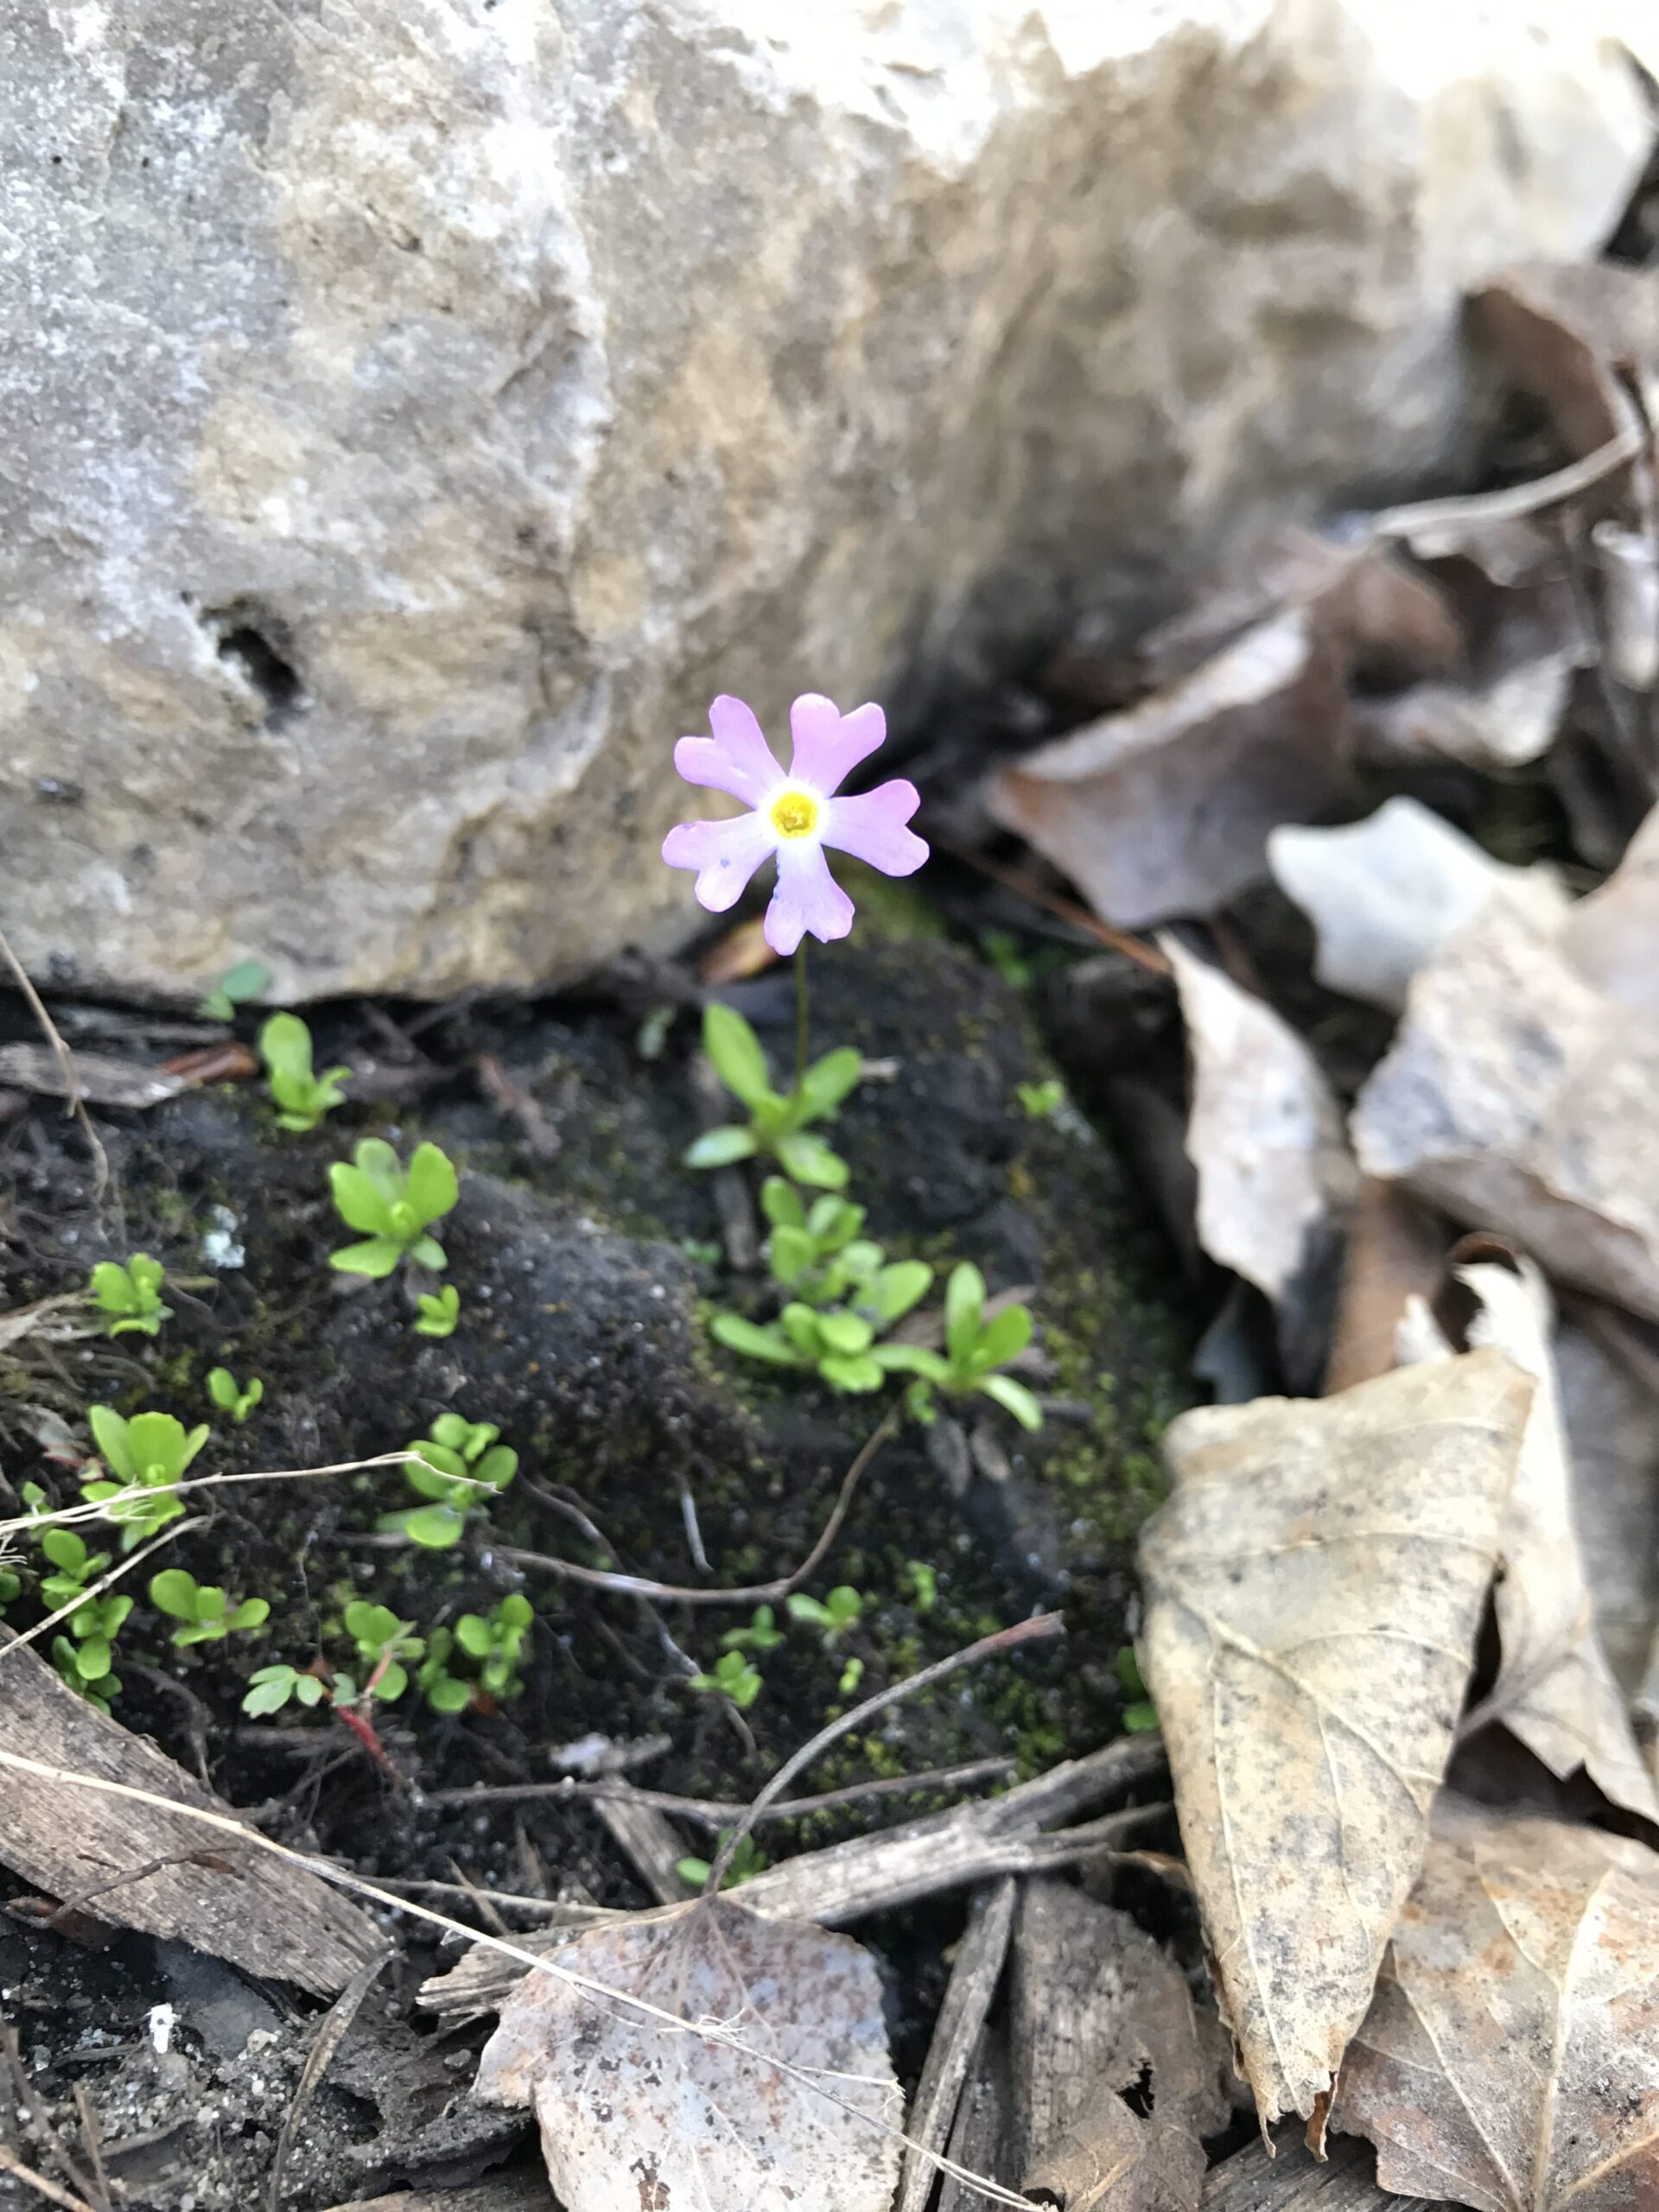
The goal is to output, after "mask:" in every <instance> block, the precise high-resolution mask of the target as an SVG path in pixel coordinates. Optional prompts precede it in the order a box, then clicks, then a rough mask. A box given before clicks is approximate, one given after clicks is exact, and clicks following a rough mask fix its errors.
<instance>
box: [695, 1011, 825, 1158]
mask: <svg viewBox="0 0 1659 2212" xmlns="http://www.w3.org/2000/svg"><path fill="white" fill-rule="evenodd" d="M702 1049H703V1051H704V1052H706V1053H707V1054H708V1056H709V1063H710V1065H712V1066H713V1068H714V1071H715V1074H716V1075H717V1076H718V1077H720V1079H721V1082H722V1083H723V1084H725V1086H726V1088H727V1090H729V1091H730V1092H731V1094H732V1096H733V1097H734V1098H735V1099H737V1100H738V1102H739V1103H741V1105H744V1106H747V1108H748V1109H749V1118H748V1120H747V1122H727V1123H725V1124H724V1125H723V1126H722V1127H721V1128H717V1129H709V1130H708V1131H707V1132H705V1134H704V1135H702V1136H700V1137H699V1138H698V1139H697V1141H696V1143H695V1144H694V1145H693V1146H692V1147H691V1148H690V1151H689V1152H688V1153H687V1154H686V1155H685V1164H686V1166H688V1167H727V1166H730V1165H731V1164H732V1162H733V1161H734V1160H752V1159H753V1158H754V1157H755V1156H756V1154H762V1155H764V1156H765V1157H766V1158H768V1159H772V1160H776V1161H777V1162H778V1164H779V1166H780V1167H781V1168H782V1169H783V1170H784V1172H785V1174H787V1175H792V1176H793V1177H794V1179H795V1180H796V1181H797V1182H798V1183H805V1184H808V1185H811V1186H812V1187H813V1188H814V1189H817V1190H824V1191H840V1190H844V1189H845V1187H846V1184H847V1163H846V1161H845V1160H842V1158H841V1157H840V1156H839V1155H838V1154H836V1153H833V1152H831V1151H830V1149H829V1146H828V1145H827V1144H825V1142H824V1141H823V1138H822V1137H820V1136H815V1135H813V1134H812V1132H811V1129H810V1126H809V1125H810V1123H811V1122H825V1121H828V1120H829V1119H830V1118H831V1116H833V1115H834V1114H835V1112H836V1109H837V1107H839V1105H840V1104H841V1102H842V1099H843V1098H845V1097H846V1096H847V1094H848V1092H849V1090H852V1089H853V1088H854V1086H855V1084H857V1082H858V1079H859V1077H860V1076H861V1074H862V1072H863V1066H864V1063H863V1061H862V1059H861V1057H860V1055H859V1054H858V1053H857V1052H855V1051H854V1049H853V1047H852V1046H850V1045H842V1046H839V1047H838V1048H837V1049H836V1051H835V1052H826V1053H825V1054H824V1055H823V1058H822V1059H819V1060H814V1062H813V1063H812V1065H811V1066H810V1068H808V1070H807V1071H806V1073H805V1075H804V1077H802V1079H801V1081H800V1083H799V1084H798V1086H797V1087H796V1088H795V1089H794V1090H791V1091H790V1092H789V1093H788V1095H787V1096H785V1094H784V1093H783V1092H781V1091H778V1090H773V1089H772V1069H771V1066H770V1065H769V1063H768V1062H767V1059H766V1051H765V1048H764V1047H763V1046H762V1045H761V1042H760V1039H759V1038H758V1037H757V1036H756V1035H755V1033H754V1032H753V1029H752V1028H751V1027H749V1025H748V1023H747V1021H745V1020H744V1019H743V1017H742V1015H741V1014H736V1013H734V1011H733V1009H732V1008H731V1007H728V1006H720V1005H713V1006H709V1007H705V1008H704V1010H703V1016H702Z"/></svg>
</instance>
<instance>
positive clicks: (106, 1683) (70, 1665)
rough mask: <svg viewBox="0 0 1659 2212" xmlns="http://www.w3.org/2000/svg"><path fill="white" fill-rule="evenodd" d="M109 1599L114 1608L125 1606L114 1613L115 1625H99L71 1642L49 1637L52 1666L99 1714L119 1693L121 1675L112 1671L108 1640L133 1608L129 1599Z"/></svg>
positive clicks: (106, 1709)
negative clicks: (78, 1641)
mask: <svg viewBox="0 0 1659 2212" xmlns="http://www.w3.org/2000/svg"><path fill="white" fill-rule="evenodd" d="M111 1603H112V1604H113V1605H116V1606H117V1607H124V1608H125V1611H118V1612H117V1615H116V1618H115V1624H114V1628H111V1627H109V1626H108V1625H107V1624H101V1625H100V1626H99V1627H98V1628H97V1629H95V1630H91V1631H89V1632H88V1634H87V1635H86V1640H85V1641H84V1642H83V1643H72V1642H71V1641H70V1639H69V1637H67V1636H54V1637H53V1639H52V1663H53V1665H54V1667H55V1668H56V1669H57V1670H58V1672H59V1674H60V1675H62V1676H63V1679H64V1681H66V1682H67V1683H68V1685H69V1687H70V1688H71V1689H72V1690H79V1692H80V1694H81V1695H82V1697H84V1698H85V1699H86V1701H87V1703H88V1704H89V1705H95V1706H96V1707H98V1708H99V1712H100V1713H107V1712H108V1711H109V1709H110V1704H111V1700H112V1699H114V1698H118V1697H119V1696H120V1694H121V1677H120V1675H118V1674H117V1673H115V1671H114V1653H113V1652H112V1651H111V1648H110V1639H111V1636H113V1634H114V1632H115V1629H116V1628H119V1627H120V1625H121V1623H122V1622H123V1621H124V1619H125V1618H126V1615H127V1612H130V1611H131V1609H132V1600H131V1599H130V1598H119V1599H113V1600H111ZM87 1610H88V1611H92V1610H93V1609H92V1608H88V1609H87ZM81 1618H82V1615H81V1614H79V1613H77V1614H76V1615H75V1619H76V1620H77V1621H79V1619H81ZM71 1625H72V1626H73V1623H72V1624H71ZM77 1633H78V1634H79V1630H77Z"/></svg>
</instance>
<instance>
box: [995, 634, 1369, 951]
mask: <svg viewBox="0 0 1659 2212" xmlns="http://www.w3.org/2000/svg"><path fill="white" fill-rule="evenodd" d="M1348 751H1349V742H1348V707H1347V700H1346V696H1345V694H1344V690H1343V682H1342V664H1341V661H1340V658H1339V657H1338V653H1337V652H1336V649H1335V647H1334V646H1333V645H1331V644H1330V643H1329V641H1328V640H1327V639H1325V638H1323V637H1322V636H1321V634H1320V632H1319V626H1318V625H1317V623H1316V622H1315V620H1313V616H1312V615H1311V614H1309V613H1306V611H1304V610H1301V609H1298V608H1294V607H1293V608H1290V609H1288V610H1287V611H1286V612H1284V613H1279V614H1275V615H1273V616H1271V617H1269V618H1268V620H1265V621H1262V622H1259V623H1257V624H1256V625H1255V626H1254V627H1253V628H1251V629H1249V630H1247V631H1245V632H1244V633H1243V635H1242V636H1241V637H1238V638H1236V639H1234V640H1233V641H1232V642H1231V643H1230V644H1229V645H1225V646H1224V648H1223V649H1222V650H1221V651H1220V652H1217V654H1216V655H1215V656H1214V657H1213V658H1211V659H1210V660H1207V661H1205V663H1204V664H1203V665H1202V666H1201V667H1199V668H1198V669H1197V670H1195V671H1193V672H1192V674H1191V675H1190V676H1187V677H1183V678H1182V679H1181V680H1180V681H1179V682H1177V683H1174V684H1173V685H1171V686H1170V687H1169V688H1168V689H1167V690H1164V691H1160V692H1156V693H1154V695H1153V696H1152V697H1151V698H1149V699H1143V700H1141V702H1139V704H1137V705H1135V706H1133V707H1129V708H1126V709H1124V710H1123V711H1122V713H1119V714H1112V715H1104V716H1103V717H1102V719H1101V720H1100V721H1094V722H1090V723H1089V724H1087V725H1086V726H1085V727H1084V728H1082V729H1080V730H1076V731H1074V732H1073V733H1072V734H1071V735H1070V736H1069V737H1063V738H1059V739H1058V740H1057V741H1055V742H1054V743H1053V744H1052V745H1045V746H1042V747H1039V749H1038V750H1037V751H1036V752H1034V753H1027V755H1026V756H1025V758H1024V759H1023V760H1020V761H1018V762H1017V763H1015V764H1014V766H1010V767H1007V768H1005V769H1004V770H1003V771H1002V772H1001V774H1000V775H998V776H997V777H996V779H995V781H994V782H993V784H992V785H991V789H990V792H989V804H990V809H991V812H992V813H993V814H994V815H995V817H996V819H997V820H998V821H999V822H1000V823H1001V824H1002V826H1003V827H1004V828H1005V829H1014V830H1017V831H1018V832H1019V834H1020V836H1022V837H1025V838H1027V839H1028V840H1029V842H1031V843H1032V844H1033V845H1034V846H1035V847H1036V849H1037V850H1038V851H1039V853H1041V854H1042V855H1044V856H1045V858H1046V859H1047V860H1050V861H1052V862H1053V863H1054V865H1055V867H1057V868H1062V869H1064V870H1065V874H1067V875H1069V876H1070V877H1071V880H1072V881H1073V882H1074V883H1076V884H1077V887H1078V888H1079V889H1080V890H1081V891H1082V892H1083V893H1084V895H1085V897H1086V898H1087V899H1088V900H1089V902H1090V905H1091V906H1093V907H1094V909H1095V911H1096V913H1097V914H1099V915H1101V916H1102V917H1103V918H1104V919H1105V920H1106V921H1109V922H1111V923H1114V924H1115V925H1116V926H1117V927H1118V928H1120V929H1141V928H1144V927H1146V926H1147V925H1148V924H1150V923H1154V922H1161V921H1166V920H1168V919H1169V918H1171V917H1173V916H1174V915H1178V914H1207V913H1210V912H1212V911H1213V910H1214V909H1215V908H1216V907H1217V906H1220V905H1221V904H1222V903H1223V901H1224V900H1225V899H1230V898H1231V896H1232V895H1233V893H1235V892H1236V891H1239V890H1242V889H1243V887H1244V886H1245V885H1246V884H1247V883H1250V882H1253V881H1255V880H1256V879H1257V878H1258V877H1260V876H1262V874H1265V873H1266V861H1265V857H1264V856H1265V854H1266V850H1267V837H1268V830H1269V829H1273V828H1274V825H1275V823H1281V822H1306V821H1310V820H1313V819H1314V818H1316V817H1318V816H1319V815H1320V814H1322V813H1325V811H1326V810H1328V809H1330V808H1331V807H1332V805H1333V804H1335V803H1336V801H1337V800H1338V798H1340V797H1341V796H1342V794H1343V792H1344V791H1345V789H1346V785H1347V771H1346V765H1345V764H1346V757H1347V753H1348Z"/></svg>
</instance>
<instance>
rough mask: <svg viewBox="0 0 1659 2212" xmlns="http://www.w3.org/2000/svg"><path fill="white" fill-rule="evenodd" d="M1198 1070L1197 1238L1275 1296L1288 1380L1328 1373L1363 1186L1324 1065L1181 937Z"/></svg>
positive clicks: (1177, 953) (1173, 961)
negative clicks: (1341, 1276)
mask: <svg viewBox="0 0 1659 2212" xmlns="http://www.w3.org/2000/svg"><path fill="white" fill-rule="evenodd" d="M1159 944H1160V946H1161V948H1162V950H1163V951H1164V952H1165V954H1166V956H1167V957H1168V960H1169V963H1170V965H1171V967H1172V968H1173V969H1174V972H1175V982H1176V988H1178V990H1179V993H1180V998H1181V1012H1182V1014H1184V1015H1185V1020H1186V1034H1187V1045H1188V1049H1189V1051H1190V1052H1191V1055H1192V1113H1191V1116H1190V1117H1189V1119H1188V1122H1187V1127H1186V1152H1187V1157H1188V1158H1189V1159H1190V1160H1192V1165H1193V1166H1194V1167H1195V1168H1196V1169H1197V1170H1198V1242H1199V1243H1201V1244H1202V1245H1203V1247H1204V1249H1205V1251H1206V1252H1208V1253H1209V1255H1210V1256H1211V1259H1214V1260H1219V1261H1220V1262H1221V1263H1222V1265H1223V1266H1224V1267H1228V1268H1232V1269H1233V1271H1234V1272H1235V1274H1241V1275H1243V1277H1244V1279H1245V1280H1246V1281H1248V1282H1253V1283H1254V1284H1255V1286H1256V1287H1257V1289H1258V1290H1261V1291H1262V1292H1264V1293H1265V1294H1266V1295H1267V1296H1268V1298H1270V1299H1271V1300H1273V1303H1274V1308H1275V1311H1276V1312H1277V1314H1278V1316H1279V1325H1280V1338H1281V1348H1282V1351H1283V1355H1284V1358H1285V1363H1286V1369H1287V1373H1289V1374H1290V1375H1291V1376H1292V1377H1293V1379H1294V1380H1295V1381H1296V1382H1298V1383H1301V1382H1304V1381H1306V1382H1307V1383H1312V1382H1313V1378H1314V1377H1315V1376H1317V1374H1318V1373H1319V1369H1320V1368H1321V1367H1322V1366H1323V1364H1324V1361H1325V1332H1326V1324H1327V1322H1328V1319H1329V1313H1330V1307H1331V1304H1332V1292H1333V1288H1334V1283H1335V1278H1336V1271H1337V1267H1338V1262H1339V1260H1340V1256H1341V1230H1342V1224H1343V1220H1344V1216H1345V1214H1346V1212H1347V1210H1348V1208H1349V1206H1350V1205H1351V1203H1352V1200H1353V1198H1354V1194H1355V1191H1356V1189H1357V1183H1358V1178H1357V1175H1356V1173H1355V1172H1354V1164H1353V1161H1352V1160H1351V1159H1350V1157H1349V1154H1348V1147H1347V1143H1346V1141H1345V1140H1344V1135H1343V1128H1342V1116H1341V1113H1340V1111H1339V1110H1338V1106H1337V1102H1336V1098H1335V1096H1334V1095H1333V1093H1332V1090H1331V1087H1330V1085H1329V1084H1327V1083H1326V1081H1325V1077H1324V1075H1323V1074H1322V1073H1321V1071H1320V1069H1319V1063H1318V1062H1317V1061H1316V1060H1315V1059H1314V1058H1313V1054H1312V1053H1311V1052H1309V1051H1308V1049H1307V1047H1306V1045H1304V1044H1303V1042H1302V1040H1301V1039H1300V1037H1299V1036H1297V1034H1296V1033H1295V1032H1294V1030H1293V1029H1292V1028H1290V1027H1289V1026H1288V1025H1287V1023H1286V1022H1284V1021H1281V1020H1280V1018H1279V1016H1278V1015H1277V1014H1275V1013H1274V1010H1273V1008H1272V1007H1270V1006H1268V1005H1266V1004H1265V1003H1264V1002H1263V1001H1262V1000H1261V999H1258V998H1255V997H1252V995H1250V994H1249V992H1248V991H1243V990H1241V989H1240V988H1239V987H1238V985H1237V984H1236V983H1235V982H1233V981H1232V980H1231V979H1230V977H1229V976H1224V974H1223V973H1222V971H1221V969H1219V968H1213V967H1211V965H1210V963H1209V962H1208V961H1205V960H1200V959H1199V958H1198V957H1197V956H1196V955H1195V954H1193V953H1192V952H1189V951H1188V950H1186V948H1185V946H1184V945H1183V944H1180V942H1179V939H1177V938H1174V937H1173V936H1171V935H1167V934H1166V935H1164V936H1162V937H1160V939H1159Z"/></svg>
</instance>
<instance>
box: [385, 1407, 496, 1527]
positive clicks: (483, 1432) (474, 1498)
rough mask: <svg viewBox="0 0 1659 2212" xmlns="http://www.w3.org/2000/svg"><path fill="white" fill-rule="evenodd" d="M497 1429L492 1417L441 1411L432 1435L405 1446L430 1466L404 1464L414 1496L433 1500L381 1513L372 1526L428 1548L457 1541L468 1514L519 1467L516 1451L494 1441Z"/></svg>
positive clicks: (415, 1462) (407, 1462) (485, 1500)
mask: <svg viewBox="0 0 1659 2212" xmlns="http://www.w3.org/2000/svg"><path fill="white" fill-rule="evenodd" d="M500 1433H501V1432H500V1430H499V1428H498V1427H496V1425H495V1423H494V1422H493V1421H463V1420H462V1418H461V1415H460V1414H439V1415H438V1418H437V1419H436V1421H434V1422H433V1424H432V1433H431V1435H430V1436H429V1437H423V1438H422V1439H421V1440H420V1441H419V1442H418V1443H415V1444H411V1445H410V1447H409V1448H410V1452H411V1454H413V1453H418V1454H419V1455H420V1459H423V1460H425V1461H426V1462H427V1463H428V1464H427V1465H424V1466H423V1465H420V1464H419V1462H418V1461H417V1460H416V1459H414V1458H412V1457H411V1458H410V1459H406V1460H405V1461H404V1475H405V1476H406V1477H407V1478H408V1482H409V1486H410V1489H411V1490H412V1491H414V1492H415V1494H416V1497H426V1498H430V1499H431V1500H432V1501H433V1503H431V1504H429V1505H406V1506H404V1507H403V1508H402V1509H401V1510H399V1511H398V1512H396V1513H383V1514H382V1515H381V1516H380V1517H379V1519H378V1522H376V1523H375V1526H376V1527H377V1528H378V1529H383V1530H396V1532H397V1534H398V1535H404V1536H407V1537H408V1538H409V1539H410V1542H411V1543H416V1544H423V1545H424V1546H425V1547H426V1548H427V1549H428V1550H429V1551H443V1550H445V1549H447V1548H448V1546H449V1545H451V1544H458V1543H459V1542H460V1541H461V1532H462V1530H463V1529H464V1528H465V1527H466V1523H467V1514H468V1512H469V1511H473V1510H476V1509H477V1508H478V1507H480V1506H481V1505H487V1504H488V1503H489V1501H490V1498H491V1497H492V1496H493V1494H494V1493H496V1492H498V1491H504V1490H505V1488H506V1486H507V1484H509V1483H510V1482H511V1481H512V1478H513V1477H514V1475H516V1474H517V1473H518V1453H517V1452H514V1451H512V1449H511V1448H510V1447H509V1446H506V1445H505V1444H498V1443H497V1442H496V1438H497V1437H498V1436H499V1435H500Z"/></svg>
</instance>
